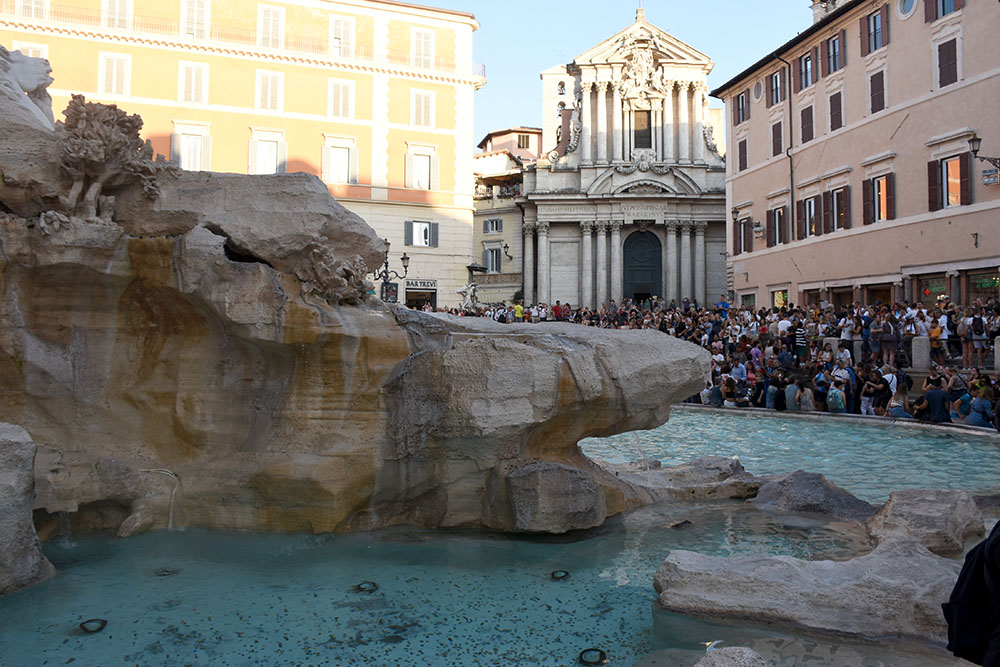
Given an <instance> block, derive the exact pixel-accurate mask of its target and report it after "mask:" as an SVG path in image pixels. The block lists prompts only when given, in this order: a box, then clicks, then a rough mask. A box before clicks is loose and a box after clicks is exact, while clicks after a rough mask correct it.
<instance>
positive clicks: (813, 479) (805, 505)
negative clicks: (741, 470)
mask: <svg viewBox="0 0 1000 667" xmlns="http://www.w3.org/2000/svg"><path fill="white" fill-rule="evenodd" d="M750 502H751V503H752V504H753V505H755V506H756V507H758V508H760V509H764V510H774V511H779V512H808V513H810V514H821V515H823V516H829V517H833V518H835V519H842V520H844V521H864V520H865V519H867V518H868V517H870V516H871V515H872V514H874V513H875V507H873V506H872V505H869V504H868V503H866V502H865V501H863V500H860V499H858V498H856V497H854V496H853V495H852V494H851V493H850V492H849V491H846V490H845V489H842V488H840V487H839V486H837V485H836V484H834V483H832V482H830V481H829V480H828V479H827V478H826V477H824V476H823V475H820V474H819V473H814V472H806V471H804V470H796V471H795V472H793V473H791V474H788V475H783V476H781V477H778V478H776V479H773V480H771V481H770V482H768V483H767V484H765V485H764V486H762V487H761V488H760V492H759V493H758V494H757V496H756V497H755V498H754V499H753V500H751V501H750Z"/></svg>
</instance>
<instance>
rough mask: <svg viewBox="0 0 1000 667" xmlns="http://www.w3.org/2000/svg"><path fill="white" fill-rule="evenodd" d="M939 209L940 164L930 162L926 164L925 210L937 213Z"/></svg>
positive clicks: (933, 161)
mask: <svg viewBox="0 0 1000 667" xmlns="http://www.w3.org/2000/svg"><path fill="white" fill-rule="evenodd" d="M941 208H942V205H941V163H940V162H939V161H937V160H931V161H930V162H928V163H927V209H928V210H929V211H938V210H940V209H941Z"/></svg>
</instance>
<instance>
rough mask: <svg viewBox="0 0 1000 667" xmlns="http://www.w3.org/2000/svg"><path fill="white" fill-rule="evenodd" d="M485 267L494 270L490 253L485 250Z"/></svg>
mask: <svg viewBox="0 0 1000 667" xmlns="http://www.w3.org/2000/svg"><path fill="white" fill-rule="evenodd" d="M483 266H485V267H486V268H487V269H492V268H493V267H492V266H490V251H489V250H485V249H484V250H483Z"/></svg>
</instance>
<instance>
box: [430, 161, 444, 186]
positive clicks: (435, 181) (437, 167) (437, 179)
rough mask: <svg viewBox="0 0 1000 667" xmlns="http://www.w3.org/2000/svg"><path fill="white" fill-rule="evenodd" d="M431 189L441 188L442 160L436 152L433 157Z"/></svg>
mask: <svg viewBox="0 0 1000 667" xmlns="http://www.w3.org/2000/svg"><path fill="white" fill-rule="evenodd" d="M430 189H431V190H440V189H441V162H440V160H438V156H437V155H436V154H435V155H434V157H432V158H431V187H430Z"/></svg>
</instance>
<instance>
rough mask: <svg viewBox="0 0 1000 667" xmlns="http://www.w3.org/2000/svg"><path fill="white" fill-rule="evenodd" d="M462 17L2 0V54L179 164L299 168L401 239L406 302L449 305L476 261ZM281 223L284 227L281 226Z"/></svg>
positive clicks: (271, 6)
mask: <svg viewBox="0 0 1000 667" xmlns="http://www.w3.org/2000/svg"><path fill="white" fill-rule="evenodd" d="M478 27H479V24H478V23H477V22H476V20H475V17H474V16H473V15H471V14H467V13H464V12H456V11H450V10H444V9H435V8H431V7H423V6H417V5H411V4H407V3H403V2H393V1H390V0H342V1H330V0H273V1H269V2H255V1H252V0H62V1H61V2H59V3H52V2H49V1H48V0H0V44H3V45H4V46H6V47H8V48H12V49H20V50H22V51H24V52H25V53H26V54H28V55H33V56H41V57H45V58H48V59H49V61H50V62H51V64H52V69H53V75H54V77H55V83H54V84H53V86H52V87H51V88H50V92H51V93H52V95H53V99H54V103H53V108H54V110H55V112H56V116H57V119H58V117H59V112H60V111H61V110H62V109H64V108H65V106H66V103H67V102H68V99H69V96H70V95H71V94H75V93H79V94H83V95H85V96H86V97H87V99H88V100H91V101H98V102H104V103H111V104H117V105H118V106H120V107H122V108H123V109H125V110H127V111H129V112H130V113H138V114H140V115H141V116H142V117H143V120H144V121H145V128H144V131H143V134H144V136H145V137H146V138H149V139H150V140H152V142H153V147H154V148H155V150H156V151H157V152H159V153H162V154H164V155H169V156H171V157H172V159H173V160H175V161H177V162H178V163H179V164H180V165H181V167H183V168H184V169H192V170H211V171H221V172H236V173H251V174H269V173H280V172H286V171H288V172H291V171H304V172H308V173H312V174H315V175H317V176H319V177H320V178H322V179H323V181H325V182H326V183H327V184H328V186H329V189H330V192H331V194H332V195H333V196H334V197H336V198H337V200H338V201H340V202H341V203H342V204H344V205H345V206H346V207H347V208H349V209H351V210H352V211H354V212H356V213H358V214H359V215H360V216H361V217H362V218H364V219H365V220H366V221H367V222H368V223H369V224H371V225H372V227H374V228H375V230H376V231H377V232H378V234H379V235H380V236H382V237H385V238H387V239H388V240H389V241H390V243H391V252H390V257H389V259H390V268H393V269H396V270H399V272H402V267H401V266H400V264H399V257H400V255H401V254H402V253H403V252H406V253H407V254H408V255H409V256H410V258H411V260H410V268H409V275H408V276H407V278H408V280H406V281H399V282H400V284H399V292H400V296H399V298H400V300H401V301H402V300H406V301H409V302H410V303H423V302H427V301H429V302H431V303H434V304H436V305H454V304H456V303H458V301H459V300H460V297H459V295H458V294H457V290H458V289H459V288H460V287H461V286H462V285H464V284H465V282H466V275H467V270H466V266H467V265H468V264H469V263H470V262H471V261H472V259H473V257H472V252H471V249H472V224H473V191H474V180H473V176H472V157H471V155H470V154H469V151H468V147H469V146H471V145H473V143H474V135H473V95H474V92H475V90H477V89H478V88H479V87H481V86H482V85H483V84H484V83H485V71H484V69H483V68H482V67H481V66H479V65H477V64H476V63H474V62H473V60H472V36H473V32H474V31H475V30H476V29H477V28H478ZM275 224H281V221H280V220H276V221H275Z"/></svg>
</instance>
